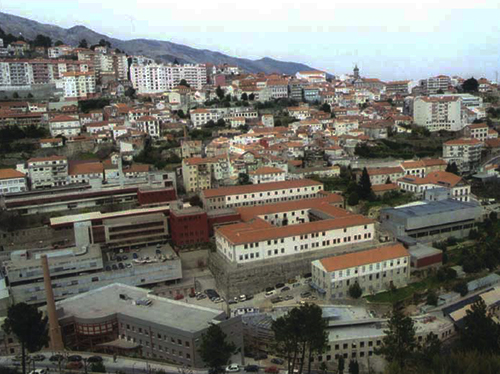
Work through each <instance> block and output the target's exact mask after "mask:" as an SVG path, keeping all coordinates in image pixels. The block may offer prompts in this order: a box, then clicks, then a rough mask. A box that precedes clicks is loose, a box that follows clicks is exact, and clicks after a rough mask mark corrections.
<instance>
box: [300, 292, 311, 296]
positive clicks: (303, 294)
mask: <svg viewBox="0 0 500 374" xmlns="http://www.w3.org/2000/svg"><path fill="white" fill-rule="evenodd" d="M309 296H311V293H310V292H309V291H306V292H302V293H301V294H300V297H303V298H306V297H309Z"/></svg>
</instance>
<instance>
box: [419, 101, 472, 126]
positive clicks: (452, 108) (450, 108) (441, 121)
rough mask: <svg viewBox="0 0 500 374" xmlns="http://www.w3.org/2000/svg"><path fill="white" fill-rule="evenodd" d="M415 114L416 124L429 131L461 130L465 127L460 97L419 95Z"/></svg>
mask: <svg viewBox="0 0 500 374" xmlns="http://www.w3.org/2000/svg"><path fill="white" fill-rule="evenodd" d="M413 116H414V122H415V124H416V125H418V126H422V127H425V128H427V129H428V130H429V131H439V130H446V131H460V130H462V128H463V127H464V123H463V121H462V99H461V98H460V97H455V96H451V97H440V96H439V97H424V96H421V97H417V98H416V99H415V101H414V103H413Z"/></svg>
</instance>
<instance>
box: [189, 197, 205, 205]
mask: <svg viewBox="0 0 500 374" xmlns="http://www.w3.org/2000/svg"><path fill="white" fill-rule="evenodd" d="M189 204H191V206H199V207H200V208H203V202H202V201H201V199H200V197H199V196H198V195H194V196H191V197H190V198H189Z"/></svg>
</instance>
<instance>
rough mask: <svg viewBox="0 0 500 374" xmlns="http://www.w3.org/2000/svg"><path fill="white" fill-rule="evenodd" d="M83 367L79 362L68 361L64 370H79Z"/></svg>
mask: <svg viewBox="0 0 500 374" xmlns="http://www.w3.org/2000/svg"><path fill="white" fill-rule="evenodd" d="M82 367H83V364H82V363H81V361H70V362H68V363H67V364H66V369H68V370H79V369H81V368H82Z"/></svg>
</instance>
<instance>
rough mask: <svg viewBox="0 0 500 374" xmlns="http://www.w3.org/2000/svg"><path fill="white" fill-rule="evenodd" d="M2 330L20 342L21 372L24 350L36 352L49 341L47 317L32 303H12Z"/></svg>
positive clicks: (23, 364)
mask: <svg viewBox="0 0 500 374" xmlns="http://www.w3.org/2000/svg"><path fill="white" fill-rule="evenodd" d="M3 330H4V331H5V333H6V334H14V335H15V336H16V338H17V340H19V343H21V353H22V366H23V374H26V350H28V352H30V353H33V352H37V351H39V350H40V349H42V348H43V347H44V346H46V345H47V344H48V342H49V335H48V329H47V317H45V318H44V317H43V314H42V312H39V311H38V309H37V308H36V307H35V306H33V305H28V304H26V303H19V304H14V305H12V306H10V307H9V309H8V310H7V318H6V319H5V322H4V325H3Z"/></svg>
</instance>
